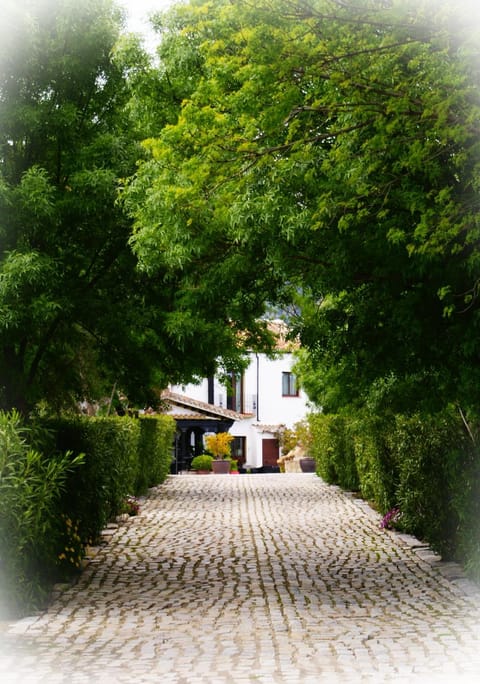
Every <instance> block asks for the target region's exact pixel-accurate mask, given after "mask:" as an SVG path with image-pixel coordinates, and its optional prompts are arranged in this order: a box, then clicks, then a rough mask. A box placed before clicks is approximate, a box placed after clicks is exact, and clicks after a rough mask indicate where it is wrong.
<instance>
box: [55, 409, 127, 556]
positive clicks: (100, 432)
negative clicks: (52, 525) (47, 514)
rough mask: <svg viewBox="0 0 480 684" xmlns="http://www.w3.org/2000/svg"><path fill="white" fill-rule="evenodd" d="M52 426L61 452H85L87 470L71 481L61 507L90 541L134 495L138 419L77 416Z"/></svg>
mask: <svg viewBox="0 0 480 684" xmlns="http://www.w3.org/2000/svg"><path fill="white" fill-rule="evenodd" d="M50 426H51V427H52V429H53V431H54V433H55V435H56V447H57V449H58V450H59V451H65V450H67V449H69V450H71V451H72V452H73V453H74V454H77V453H84V454H85V462H84V464H83V466H82V468H79V469H78V470H77V471H76V472H75V473H74V474H73V475H72V476H71V477H70V478H69V479H68V482H67V489H66V492H65V495H64V497H63V501H62V508H63V512H64V513H66V514H67V515H68V517H69V518H70V519H71V520H72V521H73V522H74V523H75V524H76V525H78V527H79V534H80V537H81V538H82V540H83V541H85V542H90V543H91V542H92V541H94V540H96V539H97V538H98V535H99V533H100V531H101V530H102V529H103V528H104V527H105V525H106V523H107V522H108V521H109V520H111V519H112V518H113V517H114V516H116V515H118V513H119V512H120V511H121V509H122V506H123V503H124V501H125V498H126V497H127V496H128V495H131V494H133V493H134V486H135V478H136V473H137V458H138V443H139V439H140V426H139V422H138V420H135V419H134V418H128V417H122V418H120V417H111V418H85V417H73V418H64V419H60V420H58V421H55V422H54V423H50Z"/></svg>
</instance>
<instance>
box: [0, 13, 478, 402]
mask: <svg viewBox="0 0 480 684" xmlns="http://www.w3.org/2000/svg"><path fill="white" fill-rule="evenodd" d="M464 5H465V8H467V7H469V3H468V0H465V3H464ZM474 5H475V3H474V2H472V3H471V9H472V12H474ZM473 18H474V17H473V15H472V13H471V12H469V11H467V9H465V10H464V11H463V12H459V11H458V7H457V6H452V5H451V3H450V2H448V1H447V0H415V1H413V0H411V1H410V0H407V1H405V0H346V1H345V0H259V2H252V1H251V0H236V1H235V2H230V1H229V0H207V1H206V2H205V1H204V0H191V2H189V3H180V4H178V5H174V6H173V7H172V9H171V10H170V11H169V12H166V13H162V14H159V15H158V16H157V17H156V18H155V20H154V24H155V26H156V29H157V31H158V35H159V47H158V58H157V60H156V61H152V60H150V59H149V57H148V55H147V54H145V52H144V51H143V50H142V49H141V47H140V45H139V42H138V40H136V39H135V38H134V37H132V36H129V35H125V32H124V29H123V24H122V14H121V12H120V11H119V10H118V8H117V7H116V5H115V4H113V2H111V0H85V1H84V2H81V3H78V2H74V1H73V0H31V1H29V2H25V3H23V4H20V5H18V4H17V3H13V2H11V3H8V4H7V9H6V12H5V19H4V23H3V26H4V30H3V35H2V41H1V45H0V242H1V250H2V251H1V255H0V377H1V381H0V407H3V408H10V407H12V406H16V407H18V408H21V409H23V410H26V409H28V408H30V407H31V406H33V405H34V404H35V403H36V402H37V401H39V400H40V399H47V400H48V401H49V402H50V403H52V404H58V405H62V404H63V403H65V401H66V400H67V399H68V398H71V399H72V400H77V399H78V398H79V397H82V396H91V395H95V394H98V393H100V392H105V388H106V387H109V388H111V387H112V385H113V384H114V383H117V385H118V387H120V388H121V389H123V390H124V391H125V392H126V393H127V394H128V395H129V396H130V397H131V398H132V400H134V401H147V400H148V399H147V396H148V390H149V388H152V387H155V386H157V387H160V386H162V385H165V384H166V383H167V382H169V381H176V382H179V381H180V382H181V381H185V382H186V381H188V380H190V379H192V378H193V377H194V376H196V375H198V376H205V375H209V374H211V373H212V372H213V371H214V369H215V368H216V366H217V364H218V363H220V365H223V366H224V367H225V368H230V369H232V368H233V367H238V366H239V365H240V364H241V359H242V354H243V352H244V351H245V349H247V348H263V349H268V348H269V342H270V340H269V337H268V334H267V332H266V326H265V325H264V323H263V322H262V317H263V316H264V315H265V314H266V312H268V310H269V309H271V308H272V307H273V308H274V310H275V311H277V312H278V311H279V310H282V311H285V312H286V315H288V318H289V322H290V323H291V325H292V330H293V334H299V335H300V336H301V340H302V343H303V350H304V351H303V352H302V357H301V360H300V362H299V364H298V372H299V374H300V376H301V380H302V382H303V384H304V386H305V388H306V389H307V390H308V392H309V394H310V396H311V398H312V399H313V400H315V401H316V402H318V403H319V404H321V405H322V406H323V407H324V409H325V410H329V409H335V410H337V409H338V408H339V407H341V406H343V405H345V404H349V403H352V402H353V403H359V402H361V403H364V402H365V401H367V400H368V401H373V402H377V404H378V403H379V402H384V403H387V404H388V403H390V404H394V403H397V404H401V403H402V402H404V403H405V402H411V403H412V405H414V404H416V403H418V402H422V401H428V402H430V403H435V402H438V403H440V404H443V403H445V402H447V401H457V402H459V403H460V404H461V405H462V406H466V407H468V406H476V407H477V408H478V398H477V395H478V391H477V387H478V386H479V382H480V377H479V376H480V364H479V358H478V356H479V355H478V344H477V342H476V340H477V337H478V325H479V309H478V304H479V300H478V295H479V291H480V285H479V283H480V278H479V220H478V192H479V154H478V153H479V145H480V137H479V130H480V124H479V112H480V107H479V105H480V102H479V89H478V85H479V70H480V60H479V58H478V44H479V41H478V38H479V31H478V28H479V27H478V22H475V21H474V20H473ZM5 27H6V28H5Z"/></svg>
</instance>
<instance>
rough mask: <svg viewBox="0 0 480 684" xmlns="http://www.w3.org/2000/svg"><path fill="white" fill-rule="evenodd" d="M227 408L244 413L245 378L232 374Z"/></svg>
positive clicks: (228, 389)
mask: <svg viewBox="0 0 480 684" xmlns="http://www.w3.org/2000/svg"><path fill="white" fill-rule="evenodd" d="M227 408H228V409H231V410H232V411H237V412H238V413H243V378H242V376H241V375H237V374H236V373H230V385H229V387H228V388H227Z"/></svg>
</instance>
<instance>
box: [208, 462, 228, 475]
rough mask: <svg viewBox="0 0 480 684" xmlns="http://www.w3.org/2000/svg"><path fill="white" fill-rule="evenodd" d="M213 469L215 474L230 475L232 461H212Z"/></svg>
mask: <svg viewBox="0 0 480 684" xmlns="http://www.w3.org/2000/svg"><path fill="white" fill-rule="evenodd" d="M212 470H213V472H214V473H215V475H228V473H229V472H230V461H212Z"/></svg>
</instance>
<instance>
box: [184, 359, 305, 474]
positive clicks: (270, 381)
mask: <svg viewBox="0 0 480 684" xmlns="http://www.w3.org/2000/svg"><path fill="white" fill-rule="evenodd" d="M251 357H252V360H251V363H250V365H249V367H248V368H247V370H246V371H245V374H244V384H243V392H244V403H245V411H246V412H252V414H253V415H252V416H251V417H249V418H246V419H243V420H239V421H236V422H235V423H234V424H233V426H232V428H231V429H230V432H231V433H232V434H233V435H235V436H240V437H242V436H243V437H246V438H247V439H246V443H247V454H246V463H247V464H249V465H250V466H252V467H260V466H261V465H262V439H264V438H272V437H273V436H274V433H273V432H270V433H266V432H262V430H261V429H259V427H255V426H256V425H257V426H258V425H260V426H265V425H270V426H276V425H285V426H286V427H288V428H292V427H293V426H294V424H295V423H297V422H298V421H299V420H302V419H303V418H305V416H306V414H307V412H308V406H307V397H306V395H305V393H304V392H303V391H302V390H300V392H299V395H298V396H297V397H283V396H282V373H283V372H290V371H291V368H292V365H293V360H294V359H293V355H292V354H291V353H290V352H283V353H280V354H279V355H278V358H275V359H273V360H272V359H269V358H268V357H267V356H266V355H265V354H258V356H257V355H256V354H252V355H251ZM257 378H258V380H257ZM171 390H172V392H176V393H178V394H183V395H185V396H188V397H190V398H192V399H197V400H199V401H204V402H207V401H208V381H207V380H206V379H204V380H202V382H200V383H199V384H198V385H192V384H189V385H186V386H181V385H175V386H172V387H171ZM257 392H258V396H257ZM214 401H215V404H216V405H217V406H220V405H221V406H222V407H223V408H226V407H227V390H226V388H225V386H224V385H222V384H221V383H219V382H218V381H217V380H215V383H214ZM253 402H255V403H253Z"/></svg>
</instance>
